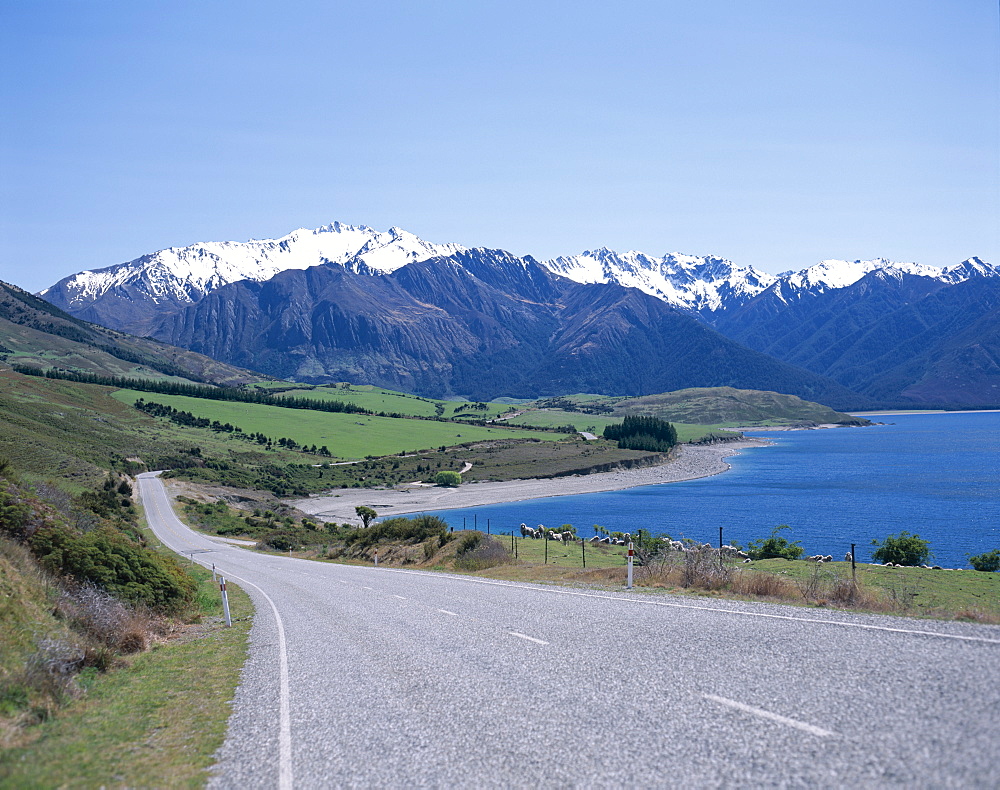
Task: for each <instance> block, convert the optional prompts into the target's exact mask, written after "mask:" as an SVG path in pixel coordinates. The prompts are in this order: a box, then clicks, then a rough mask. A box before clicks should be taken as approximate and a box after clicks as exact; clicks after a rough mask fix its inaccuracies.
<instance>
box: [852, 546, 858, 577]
mask: <svg viewBox="0 0 1000 790" xmlns="http://www.w3.org/2000/svg"><path fill="white" fill-rule="evenodd" d="M857 561H858V556H857V554H856V553H855V549H854V544H853V543H852V544H851V582H853V584H854V586H855V587H857V586H858V565H857Z"/></svg>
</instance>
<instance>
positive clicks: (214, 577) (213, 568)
mask: <svg viewBox="0 0 1000 790" xmlns="http://www.w3.org/2000/svg"><path fill="white" fill-rule="evenodd" d="M212 581H213V582H217V581H219V579H218V577H216V575H215V563H214V562H213V563H212Z"/></svg>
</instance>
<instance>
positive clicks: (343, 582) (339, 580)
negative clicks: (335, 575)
mask: <svg viewBox="0 0 1000 790" xmlns="http://www.w3.org/2000/svg"><path fill="white" fill-rule="evenodd" d="M337 581H338V582H340V583H341V584H347V582H345V581H344V580H343V579H337Z"/></svg>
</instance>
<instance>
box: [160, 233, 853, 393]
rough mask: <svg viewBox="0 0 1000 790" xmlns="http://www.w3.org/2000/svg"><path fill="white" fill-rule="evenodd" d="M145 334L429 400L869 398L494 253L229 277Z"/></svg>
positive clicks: (695, 326) (687, 321)
mask: <svg viewBox="0 0 1000 790" xmlns="http://www.w3.org/2000/svg"><path fill="white" fill-rule="evenodd" d="M154 333H155V336H156V337H159V338H160V339H162V340H165V341H167V342H170V343H174V344H177V345H181V346H184V347H186V348H191V349H193V350H196V351H198V352H200V353H203V354H207V355H209V356H212V357H214V358H216V359H221V360H225V361H227V362H228V363H230V364H233V365H253V366H254V367H255V368H256V369H258V370H261V371H263V372H265V373H269V374H271V375H275V376H279V377H282V378H290V379H294V380H298V381H305V382H322V381H330V380H334V381H337V380H344V381H365V382H371V383H375V384H378V385H380V386H385V387H391V388H395V389H402V390H404V391H409V392H420V393H422V394H425V395H431V396H449V395H463V396H467V397H470V398H474V399H477V400H487V399H490V398H494V397H499V396H510V397H535V396H539V395H550V394H560V393H565V392H599V393H600V392H603V393H618V394H620V393H625V394H636V395H638V394H643V393H648V392H663V391H667V390H675V389H681V388H684V387H692V386H706V387H708V386H734V387H739V388H742V389H777V390H779V391H782V392H789V393H793V394H797V395H800V396H802V397H805V398H808V399H809V400H816V401H820V402H823V403H828V404H831V405H834V406H838V407H843V408H848V407H859V406H862V405H863V404H864V403H867V402H868V401H866V399H863V398H859V397H858V396H856V395H854V394H853V393H851V392H849V391H848V390H847V389H845V388H843V387H840V386H838V385H837V384H835V383H833V382H831V381H829V380H828V379H824V378H823V377H821V376H817V375H815V374H812V373H808V372H806V371H804V370H802V369H800V368H795V367H793V366H791V365H787V364H784V363H781V362H777V361H776V360H774V359H771V358H770V357H768V356H766V355H764V354H760V353H758V352H754V351H751V350H749V349H746V348H745V347H743V346H741V345H739V344H737V343H735V342H733V341H731V340H728V339H727V338H725V337H723V336H722V335H720V334H718V333H717V332H715V331H714V330H712V329H711V328H709V327H707V326H705V325H704V324H703V323H701V322H699V321H698V320H696V319H695V318H693V317H691V316H690V315H688V314H686V313H685V312H684V311H681V310H678V309H677V308H674V307H671V306H670V305H667V304H666V303H664V302H663V301H661V300H659V299H656V298H654V297H651V296H649V295H648V294H645V293H642V292H641V291H638V290H636V289H634V288H623V287H621V286H618V285H581V284H579V283H575V282H573V281H571V280H568V279H566V278H564V277H558V276H556V275H553V274H552V273H551V272H549V271H548V270H547V269H546V268H544V267H543V266H541V265H540V264H538V263H537V262H535V261H532V260H531V259H530V258H529V259H522V258H517V257H515V256H513V255H510V254H509V253H505V252H503V251H498V250H470V251H466V252H461V253H457V254H455V255H452V256H449V257H447V258H433V259H429V260H426V261H422V262H418V263H413V264H410V265H408V266H405V267H401V268H399V269H397V270H396V271H394V272H391V273H389V274H386V275H384V276H382V277H375V278H372V277H369V276H367V275H364V274H359V273H357V272H352V271H349V270H347V269H345V268H344V267H342V266H337V265H325V266H317V267H313V268H310V269H307V270H304V271H286V272H282V273H281V274H279V275H276V276H275V277H273V278H272V279H271V280H269V281H267V282H265V283H256V282H252V281H248V280H247V281H242V282H238V283H234V284H232V285H229V286H226V287H224V288H219V289H217V290H215V291H213V292H212V293H210V294H208V295H207V296H205V297H203V298H202V299H201V300H200V301H199V302H197V303H196V304H193V305H191V306H189V307H187V308H185V309H184V310H181V311H179V312H176V313H172V314H169V315H167V316H165V317H164V318H163V319H162V320H161V321H160V323H159V324H157V325H156V327H155V328H154Z"/></svg>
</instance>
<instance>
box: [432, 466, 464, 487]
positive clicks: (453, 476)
mask: <svg viewBox="0 0 1000 790" xmlns="http://www.w3.org/2000/svg"><path fill="white" fill-rule="evenodd" d="M434 482H435V483H436V484H437V485H439V486H451V487H454V486H458V485H461V484H462V476H461V475H460V474H459V473H458V472H454V471H452V470H450V469H445V470H443V471H441V472H438V473H437V474H436V475H434Z"/></svg>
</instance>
